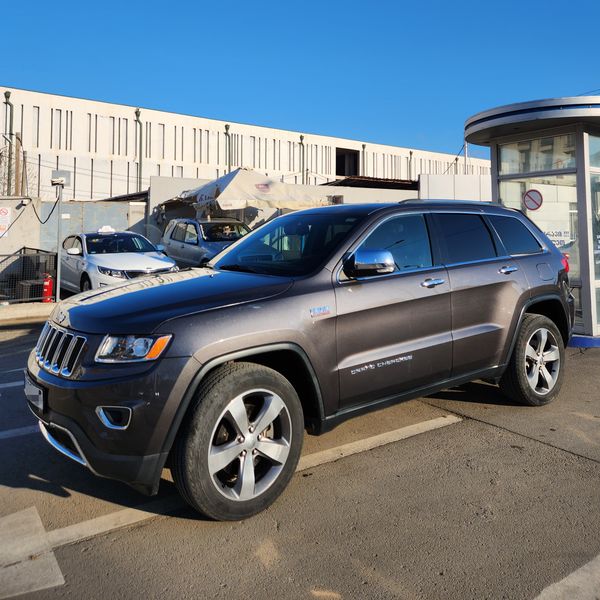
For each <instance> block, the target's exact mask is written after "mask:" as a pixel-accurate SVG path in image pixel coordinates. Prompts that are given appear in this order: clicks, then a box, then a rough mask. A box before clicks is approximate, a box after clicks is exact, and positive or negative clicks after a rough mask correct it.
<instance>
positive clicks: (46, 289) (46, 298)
mask: <svg viewBox="0 0 600 600" xmlns="http://www.w3.org/2000/svg"><path fill="white" fill-rule="evenodd" d="M53 299H54V279H53V278H52V275H50V273H44V286H43V288H42V302H52V300H53Z"/></svg>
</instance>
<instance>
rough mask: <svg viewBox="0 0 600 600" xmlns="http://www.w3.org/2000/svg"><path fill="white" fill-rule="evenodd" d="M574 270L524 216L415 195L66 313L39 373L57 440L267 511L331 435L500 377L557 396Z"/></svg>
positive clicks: (146, 281) (322, 221) (116, 472)
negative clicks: (303, 455)
mask: <svg viewBox="0 0 600 600" xmlns="http://www.w3.org/2000/svg"><path fill="white" fill-rule="evenodd" d="M567 272H568V263H567V261H566V259H565V257H564V256H563V255H562V254H561V253H560V252H559V251H558V250H557V249H556V248H555V247H554V246H553V245H552V243H551V242H550V240H548V238H547V237H546V236H545V235H544V234H543V233H542V232H541V231H540V230H539V229H538V228H537V227H536V226H535V225H534V224H533V223H531V222H530V221H529V220H528V219H527V218H526V217H525V216H523V215H522V214H521V213H519V212H517V211H514V210H508V209H506V208H503V207H501V206H497V205H487V204H485V205H484V204H479V203H463V202H460V203H458V202H426V203H423V202H403V203H400V204H393V205H392V204H385V205H384V204H377V205H342V206H331V207H325V208H319V209H314V210H306V211H301V212H295V213H291V214H288V215H286V216H282V217H280V218H278V219H275V220H274V221H271V222H269V223H267V224H265V225H264V226H263V227H261V228H260V229H258V230H256V231H254V232H252V233H250V234H249V235H248V236H246V237H243V238H242V239H240V240H239V241H238V242H236V243H235V244H233V245H232V246H230V247H229V248H227V249H226V250H225V251H224V252H222V253H221V254H219V255H218V256H217V257H216V258H215V259H213V261H212V262H211V263H209V264H208V266H207V267H206V268H202V269H192V270H189V271H183V272H179V273H169V274H165V275H158V276H150V277H147V278H143V279H138V280H135V281H133V282H126V283H123V284H122V285H120V286H117V287H112V288H108V289H103V290H99V291H92V292H87V293H84V294H80V295H78V296H74V297H73V298H70V299H69V300H66V301H64V302H62V303H61V304H59V305H58V306H57V307H56V309H55V310H54V312H53V314H52V316H51V318H50V319H49V321H48V322H47V323H46V325H45V327H44V329H43V331H42V333H41V335H40V338H39V341H38V344H37V346H36V348H35V349H34V350H33V351H32V353H31V355H30V357H29V361H28V368H27V377H26V395H27V398H28V402H29V406H30V408H31V410H32V411H33V413H34V414H35V416H36V417H37V418H38V419H39V423H40V428H41V431H42V433H43V434H44V436H45V437H46V439H47V440H48V442H49V443H50V444H51V445H52V446H54V447H55V448H56V449H57V450H58V451H60V452H62V453H63V454H65V455H66V456H68V457H70V458H71V459H73V460H75V461H77V462H79V463H81V464H82V465H85V466H87V467H88V468H89V469H90V470H91V471H93V472H94V473H96V474H97V475H101V476H103V477H111V478H115V479H119V480H122V481H125V482H127V483H129V484H130V485H133V486H134V487H136V488H137V489H139V490H142V491H145V492H146V493H149V494H154V493H156V492H157V489H158V485H159V481H160V476H161V471H162V469H163V467H165V466H168V467H170V468H171V470H172V472H173V477H174V479H175V482H176V484H177V487H178V489H179V490H180V492H181V494H182V496H183V497H184V498H185V500H186V501H187V502H188V503H189V504H190V505H191V506H193V507H194V508H196V509H198V510H199V511H201V512H203V513H205V514H206V515H208V516H210V517H213V518H216V519H231V520H234V519H241V518H244V517H248V516H250V515H253V514H255V513H257V512H259V511H261V510H263V509H264V508H266V507H267V506H269V505H270V504H271V503H272V502H273V501H274V500H275V499H276V498H277V497H278V496H279V494H281V492H282V491H283V489H284V488H285V487H286V485H287V483H288V481H289V480H290V478H291V477H292V474H293V473H294V469H295V467H296V464H297V461H298V458H299V456H300V450H301V447H302V438H303V432H304V429H305V428H307V429H308V430H309V432H311V433H315V434H318V433H320V432H322V431H324V430H327V429H330V428H331V427H332V426H333V425H335V424H336V423H338V422H340V421H341V420H343V419H346V418H348V417H351V416H353V415H357V414H359V413H361V412H363V411H365V410H368V409H373V408H377V407H381V406H384V405H386V404H389V403H392V402H398V401H400V400H406V399H409V398H414V397H418V396H423V395H427V394H431V393H433V392H435V391H437V390H440V389H442V388H447V387H451V386H456V385H459V384H462V383H465V382H467V381H471V380H474V379H482V378H485V379H487V380H493V381H496V382H498V383H499V384H500V386H501V387H502V389H503V390H504V391H505V392H506V394H507V395H508V396H509V397H510V398H512V399H513V400H515V401H517V402H520V403H523V404H527V405H533V406H538V405H541V404H546V403H547V402H550V401H551V400H552V399H553V398H554V397H555V396H556V395H557V394H558V392H559V390H560V387H561V383H562V379H563V365H564V347H565V345H566V343H567V342H568V340H569V336H570V334H571V327H572V323H573V298H572V296H571V294H570V293H569V283H568V276H567Z"/></svg>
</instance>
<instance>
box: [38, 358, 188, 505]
mask: <svg viewBox="0 0 600 600" xmlns="http://www.w3.org/2000/svg"><path fill="white" fill-rule="evenodd" d="M190 360H193V359H189V358H165V359H162V360H160V361H159V362H157V363H156V364H154V365H152V366H151V367H150V368H149V369H148V370H147V371H146V372H144V373H141V374H140V373H136V374H135V375H132V376H131V377H119V378H115V379H113V380H95V381H83V380H69V379H64V378H60V377H57V376H55V375H52V374H51V373H48V372H46V371H44V370H43V369H40V368H39V366H38V365H37V363H36V362H35V357H34V355H33V353H32V355H31V356H30V358H29V362H28V368H27V375H28V377H29V379H30V380H31V381H32V382H33V383H34V384H35V385H36V386H38V387H39V388H41V389H42V391H43V394H42V395H43V400H42V401H41V402H35V403H34V402H32V401H31V400H29V399H28V401H27V402H28V405H29V408H30V410H31V412H32V413H33V414H34V415H35V416H36V417H37V419H38V420H39V423H40V430H41V431H42V434H43V435H44V437H45V438H46V440H47V441H48V443H49V444H50V445H51V446H53V447H54V448H55V449H56V450H57V451H59V452H61V453H62V454H63V455H65V456H67V457H68V458H70V459H71V460H74V461H75V462H77V463H79V464H81V465H82V466H85V467H87V468H88V469H89V470H90V471H92V472H93V473H94V474H96V475H98V476H100V477H107V478H110V479H117V480H119V481H123V482H125V483H128V484H129V485H131V486H132V487H134V488H136V489H137V490H139V491H141V492H143V493H146V494H155V493H156V492H157V491H158V485H159V482H160V474H161V471H162V469H163V467H164V465H165V462H166V459H167V457H168V454H169V450H170V448H168V447H166V445H165V444H166V439H167V436H168V433H169V431H170V427H171V425H172V421H173V416H174V414H175V411H176V409H177V406H178V405H179V402H180V399H181V396H182V394H183V392H182V390H183V389H184V388H186V385H185V382H184V381H182V374H183V376H184V377H185V373H186V364H188V363H189V361H190ZM196 364H197V363H196ZM188 366H189V365H188ZM103 406H110V407H122V408H125V409H127V410H128V411H130V414H131V419H130V421H129V422H128V424H127V426H126V427H125V428H113V427H109V426H107V424H106V422H105V421H104V420H103V419H102V418H101V416H100V415H99V414H98V408H99V407H103Z"/></svg>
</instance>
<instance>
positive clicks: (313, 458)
mask: <svg viewBox="0 0 600 600" xmlns="http://www.w3.org/2000/svg"><path fill="white" fill-rule="evenodd" d="M461 421H462V419H460V418H459V417H456V416H454V415H446V416H443V417H437V418H435V419H430V420H428V421H423V422H421V423H416V424H414V425H408V426H407V427H401V428H400V429H396V430H394V431H389V432H386V433H382V434H380V435H375V436H372V437H369V438H366V439H363V440H358V441H356V442H350V443H348V444H344V445H343V446H338V447H337V448H331V449H329V450H323V451H322V452H314V453H312V454H307V455H306V456H303V457H301V458H300V462H299V463H298V467H297V468H296V471H297V472H298V471H305V470H306V469H312V468H314V467H317V466H319V465H323V464H327V463H331V462H335V461H337V460H339V459H341V458H345V457H347V456H352V455H353V454H358V453H360V452H366V451H368V450H373V449H374V448H377V447H379V446H384V445H387V444H391V443H393V442H399V441H401V440H405V439H407V438H410V437H413V436H415V435H419V434H420V433H425V432H427V431H433V430H434V429H439V428H440V427H446V426H447V425H452V424H454V423H460V422H461ZM183 506H185V503H184V502H183V500H182V499H181V498H180V497H179V496H169V497H168V498H164V499H161V500H155V501H153V502H149V503H147V504H143V505H141V506H139V507H138V508H125V509H123V510H119V511H117V512H114V513H111V514H108V515H104V516H102V517H96V518H95V519H90V520H89V521H83V522H81V523H76V524H75V525H69V526H67V527H63V528H61V529H54V530H53V531H49V532H48V540H49V542H50V546H51V547H52V548H58V547H60V546H64V545H66V544H73V543H75V542H80V541H81V540H85V539H89V538H92V537H95V536H97V535H101V534H104V533H108V532H110V531H113V530H114V529H119V528H121V527H126V526H129V525H134V524H136V523H139V522H140V521H145V520H146V519H150V518H152V517H157V516H160V515H162V514H165V513H168V512H172V511H173V510H176V509H178V508H181V507H183Z"/></svg>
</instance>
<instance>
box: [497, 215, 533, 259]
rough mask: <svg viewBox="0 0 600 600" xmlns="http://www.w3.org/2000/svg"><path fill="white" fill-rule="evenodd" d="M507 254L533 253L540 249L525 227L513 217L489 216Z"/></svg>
mask: <svg viewBox="0 0 600 600" xmlns="http://www.w3.org/2000/svg"><path fill="white" fill-rule="evenodd" d="M489 219H490V222H491V223H492V225H493V226H494V228H495V229H496V231H497V232H498V235H499V236H500V239H501V240H502V242H503V243H504V247H505V248H506V250H507V252H508V253H509V254H534V253H535V252H539V251H540V250H541V246H540V244H539V243H538V241H537V240H536V239H535V237H533V234H532V233H531V231H529V229H527V227H526V226H525V225H524V224H523V223H521V221H519V219H516V218H514V217H498V216H493V217H489Z"/></svg>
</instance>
